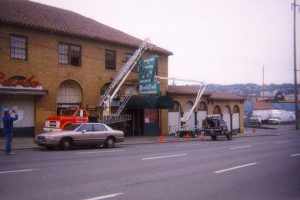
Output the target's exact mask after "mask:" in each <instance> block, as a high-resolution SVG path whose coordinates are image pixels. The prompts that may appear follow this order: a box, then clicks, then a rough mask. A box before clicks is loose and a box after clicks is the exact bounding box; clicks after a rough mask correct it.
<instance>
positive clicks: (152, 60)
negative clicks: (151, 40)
mask: <svg viewBox="0 0 300 200" xmlns="http://www.w3.org/2000/svg"><path fill="white" fill-rule="evenodd" d="M157 61H158V56H150V57H148V58H143V59H141V60H140V61H139V83H140V84H143V83H150V82H153V80H154V76H155V73H156V69H157Z"/></svg>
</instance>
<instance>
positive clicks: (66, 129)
mask: <svg viewBox="0 0 300 200" xmlns="http://www.w3.org/2000/svg"><path fill="white" fill-rule="evenodd" d="M81 125H82V124H70V125H68V126H66V127H64V129H63V130H64V131H74V130H75V129H77V128H78V127H79V126H81Z"/></svg>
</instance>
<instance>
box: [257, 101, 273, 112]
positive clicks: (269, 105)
mask: <svg viewBox="0 0 300 200" xmlns="http://www.w3.org/2000/svg"><path fill="white" fill-rule="evenodd" d="M269 109H273V106H272V103H271V102H264V101H255V102H253V110H269Z"/></svg>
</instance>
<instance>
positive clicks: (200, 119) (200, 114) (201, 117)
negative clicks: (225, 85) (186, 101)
mask: <svg viewBox="0 0 300 200" xmlns="http://www.w3.org/2000/svg"><path fill="white" fill-rule="evenodd" d="M206 116H207V111H198V112H197V121H198V128H202V122H203V120H205V118H206Z"/></svg>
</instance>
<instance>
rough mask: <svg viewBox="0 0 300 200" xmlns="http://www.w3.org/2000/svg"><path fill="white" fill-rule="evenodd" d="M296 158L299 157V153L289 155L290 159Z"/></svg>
mask: <svg viewBox="0 0 300 200" xmlns="http://www.w3.org/2000/svg"><path fill="white" fill-rule="evenodd" d="M296 156H300V153H295V154H292V155H291V157H296Z"/></svg>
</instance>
